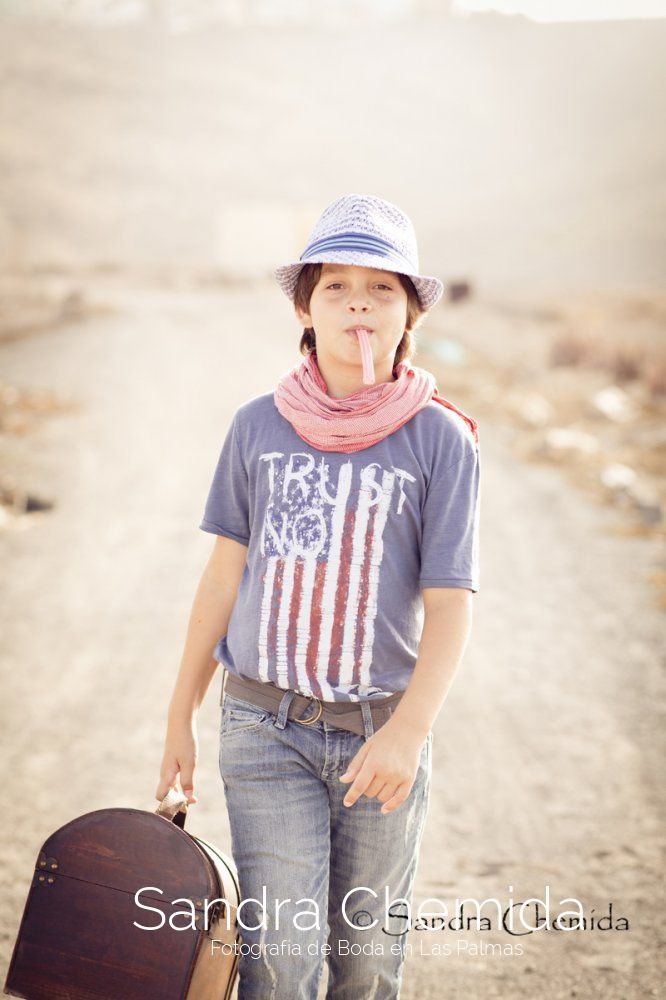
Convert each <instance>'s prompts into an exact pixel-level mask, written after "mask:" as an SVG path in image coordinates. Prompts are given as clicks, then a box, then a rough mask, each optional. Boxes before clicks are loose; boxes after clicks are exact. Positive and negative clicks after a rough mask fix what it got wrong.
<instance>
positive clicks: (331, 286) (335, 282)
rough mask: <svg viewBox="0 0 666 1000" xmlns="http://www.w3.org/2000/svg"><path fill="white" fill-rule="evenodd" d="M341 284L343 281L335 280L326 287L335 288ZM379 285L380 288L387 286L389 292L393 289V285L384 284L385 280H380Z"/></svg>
mask: <svg viewBox="0 0 666 1000" xmlns="http://www.w3.org/2000/svg"><path fill="white" fill-rule="evenodd" d="M340 284H342V282H340V281H333V282H332V283H331V284H330V285H327V286H326V288H327V289H328V288H335V286H336V285H340ZM378 287H379V288H386V289H387V290H388V291H389V292H390V291H391V285H386V284H384V282H383V281H380V282H379V285H378Z"/></svg>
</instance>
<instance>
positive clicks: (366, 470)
mask: <svg viewBox="0 0 666 1000" xmlns="http://www.w3.org/2000/svg"><path fill="white" fill-rule="evenodd" d="M259 462H260V463H261V465H262V468H261V472H262V475H265V476H266V477H267V481H268V501H267V505H266V510H265V514H264V519H263V527H262V533H261V553H262V556H263V558H264V567H265V568H264V572H263V575H262V593H261V613H260V621H259V638H258V653H259V677H260V679H261V680H265V681H272V682H273V683H274V684H277V685H278V686H279V687H282V688H293V689H295V690H298V691H300V692H302V693H305V694H311V695H315V696H316V697H318V698H322V699H324V700H329V701H333V700H335V693H334V692H337V693H338V697H347V698H348V699H349V700H352V701H354V700H359V699H360V698H367V697H368V696H370V695H372V693H373V692H380V691H381V689H380V688H378V687H374V686H373V685H372V684H371V680H370V668H371V664H372V649H373V642H374V627H375V618H376V615H377V595H378V589H379V579H380V572H381V565H382V558H383V555H384V531H385V528H386V524H387V521H388V519H389V517H391V516H393V515H395V516H397V517H399V516H400V515H401V513H402V510H403V506H404V501H405V496H406V494H405V489H406V488H407V487H408V484H409V483H410V482H411V483H414V482H415V481H416V480H415V477H414V476H412V475H411V474H410V473H408V472H406V471H405V470H404V469H398V468H396V467H395V466H391V467H390V468H388V469H383V468H381V467H380V465H379V463H377V462H371V463H370V464H367V465H362V464H361V463H360V462H358V461H357V462H356V463H354V461H353V460H352V459H350V460H348V461H345V462H343V463H342V464H341V465H340V466H339V468H338V469H337V472H336V473H335V476H336V477H337V481H335V482H333V481H332V479H333V476H332V474H331V468H330V466H329V464H328V463H327V462H326V460H325V458H323V457H321V458H320V459H319V460H317V459H315V457H314V456H313V455H312V454H310V453H309V452H293V453H291V454H289V455H285V454H283V453H282V452H265V453H264V454H262V455H260V456H259Z"/></svg>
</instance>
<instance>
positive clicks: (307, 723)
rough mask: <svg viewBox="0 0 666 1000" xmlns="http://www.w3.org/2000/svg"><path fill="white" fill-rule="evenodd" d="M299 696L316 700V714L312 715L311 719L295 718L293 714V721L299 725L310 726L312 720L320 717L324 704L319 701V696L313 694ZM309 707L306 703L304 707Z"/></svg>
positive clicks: (314, 720)
mask: <svg viewBox="0 0 666 1000" xmlns="http://www.w3.org/2000/svg"><path fill="white" fill-rule="evenodd" d="M301 697H302V698H308V699H309V700H310V701H316V702H317V714H316V715H315V716H313V717H312V718H311V719H297V718H296V716H294V717H293V720H292V721H293V722H298V723H299V725H301V726H311V725H312V723H313V722H316V721H317V719H320V718H321V716H322V713H323V711H324V706H323V705H322V703H321V702H320V700H319V698H317V697H316V696H315V695H313V694H312V695H307V694H306V695H301ZM309 707H310V706H309V705H306V709H308V708H309Z"/></svg>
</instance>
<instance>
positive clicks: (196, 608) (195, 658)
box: [155, 535, 247, 801]
mask: <svg viewBox="0 0 666 1000" xmlns="http://www.w3.org/2000/svg"><path fill="white" fill-rule="evenodd" d="M246 558H247V546H246V545H241V543H240V542H236V541H234V540H233V539H231V538H227V537H226V536H224V535H218V536H217V537H216V539H215V546H214V548H213V551H212V553H211V556H210V558H209V560H208V563H207V564H206V567H205V569H204V571H203V573H202V576H201V580H200V581H199V586H198V587H197V591H196V594H195V597H194V602H193V604H192V610H191V612H190V620H189V625H188V629H187V636H186V640H185V648H184V650H183V655H182V659H181V663H180V669H179V671H178V676H177V678H176V683H175V685H174V689H173V693H172V695H171V701H170V703H169V711H168V722H167V734H166V740H165V748H164V757H163V760H162V767H161V770H160V781H159V783H158V786H157V790H156V792H155V795H156V797H157V798H158V799H160V801H161V800H162V799H163V798H164V796H165V795H166V793H167V791H168V790H169V788H171V787H172V786H173V784H174V783H175V780H176V778H177V776H178V774H179V773H180V783H181V786H182V788H183V790H184V791H185V792H186V793H187V792H188V790H192V789H193V772H194V768H195V766H196V758H197V737H196V716H197V712H198V710H199V706H200V705H201V703H202V702H203V700H204V698H205V695H206V691H207V690H208V687H209V685H210V682H211V681H212V679H213V677H214V675H215V673H216V671H217V667H218V663H217V661H216V660H215V659H214V658H213V650H214V648H215V644H216V643H217V641H218V639H219V638H220V636H222V635H226V632H227V628H228V625H229V619H230V617H231V612H232V610H233V606H234V603H235V601H236V595H237V593H238V587H239V585H240V581H241V577H242V575H243V570H244V568H245V562H246ZM188 798H189V799H190V800H191V801H196V798H195V797H194V796H192V795H188Z"/></svg>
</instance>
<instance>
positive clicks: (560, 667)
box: [0, 284, 663, 1000]
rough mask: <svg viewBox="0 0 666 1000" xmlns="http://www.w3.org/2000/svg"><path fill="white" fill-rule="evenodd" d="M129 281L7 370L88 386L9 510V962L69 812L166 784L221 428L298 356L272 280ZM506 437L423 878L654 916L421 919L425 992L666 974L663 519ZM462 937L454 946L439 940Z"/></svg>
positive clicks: (213, 834) (52, 426) (442, 889)
mask: <svg viewBox="0 0 666 1000" xmlns="http://www.w3.org/2000/svg"><path fill="white" fill-rule="evenodd" d="M103 295H104V297H105V298H106V300H107V301H108V302H111V304H112V305H113V307H114V309H115V312H110V313H108V314H107V315H102V316H98V317H96V318H94V319H92V320H91V321H89V322H84V323H69V324H67V323H66V324H63V325H60V326H59V327H57V328H56V329H52V330H49V331H47V332H44V333H42V334H32V335H29V336H25V337H21V338H17V339H16V340H14V341H11V342H8V343H5V344H4V345H3V346H2V353H1V362H2V371H3V374H4V377H5V378H6V379H7V380H8V381H10V382H12V383H15V384H23V385H28V384H30V385H35V384H37V385H47V386H49V387H51V388H54V389H56V390H59V391H62V392H63V393H71V394H73V396H74V399H75V401H76V402H77V408H76V409H74V410H73V411H71V412H64V413H60V414H57V415H54V416H52V417H51V418H50V419H48V420H46V421H44V422H42V423H41V424H40V425H39V426H38V427H37V429H35V430H33V431H32V433H31V434H30V435H29V436H28V437H25V438H23V439H18V438H17V439H15V440H14V441H13V443H12V442H11V441H9V440H6V441H5V445H4V447H5V458H8V459H9V460H10V461H11V462H12V464H13V466H14V468H15V469H17V470H18V472H19V473H20V476H21V479H22V482H23V483H24V484H25V485H26V486H27V487H28V488H29V489H31V490H32V491H34V492H35V493H37V494H38V495H40V496H42V497H49V498H50V499H52V500H53V501H54V503H55V506H54V509H53V510H52V511H51V512H50V513H48V514H42V515H31V516H26V517H25V518H24V519H23V520H22V521H21V522H19V524H18V525H16V526H15V530H6V531H5V532H4V533H2V534H0V560H1V563H2V566H3V570H4V571H3V574H2V583H1V586H2V594H1V600H0V654H1V657H2V664H3V668H2V669H3V706H2V714H3V718H2V722H3V727H2V728H3V734H4V765H5V788H6V795H5V803H6V805H5V822H4V824H3V848H2V876H3V882H4V884H3V891H2V895H1V897H0V931H1V935H2V962H3V965H2V970H0V971H1V972H2V975H3V980H4V974H5V972H6V966H7V962H8V960H9V957H10V953H11V947H12V944H13V940H14V937H15V934H16V932H17V929H18V925H19V921H20V917H21V912H22V907H23V904H24V900H25V895H26V893H27V888H28V883H29V877H30V871H31V869H32V866H33V864H34V860H35V857H36V855H37V852H38V850H39V848H40V847H41V844H42V842H43V841H44V839H45V838H46V837H47V836H48V835H49V834H50V833H51V832H52V831H53V830H54V829H56V828H57V827H59V826H60V825H62V824H63V823H65V822H67V821H68V820H70V819H72V818H74V817H75V816H77V815H79V814H81V813H84V812H88V811H90V810H93V809H100V808H105V807H111V806H131V807H139V808H146V809H153V808H154V807H155V805H156V803H155V801H154V799H153V794H154V788H155V785H156V782H157V777H158V771H159V764H160V759H161V753H162V741H163V736H164V723H165V712H166V706H167V702H168V699H169V696H170V693H171V686H172V682H173V678H174V676H175V672H176V670H177V666H178V662H179V658H180V653H181V649H182V642H183V639H184V634H185V628H186V623H187V618H188V614H189V608H190V604H191V600H192V597H193V593H194V589H195V586H196V582H197V580H198V576H199V574H200V572H201V570H202V568H203V565H204V563H205V560H206V558H207V555H208V552H209V550H210V546H211V544H212V539H211V538H210V536H208V535H205V534H204V533H203V532H200V531H198V529H197V525H198V521H199V519H200V516H201V513H202V510H203V504H204V501H205V496H206V493H207V489H208V486H209V483H210V479H211V477H212V473H213V469H214V465H215V463H216V461H217V455H218V451H219V447H220V445H221V441H222V439H223V435H224V433H225V430H226V426H227V423H228V421H229V419H230V417H231V415H232V413H233V411H234V409H235V407H236V406H237V405H239V403H240V402H242V401H243V400H244V399H246V398H248V397H249V396H251V395H255V394H258V393H260V392H264V391H267V390H269V389H270V388H271V387H272V386H273V384H274V381H275V379H276V377H277V376H278V375H279V374H280V373H281V372H282V371H284V370H285V369H286V368H287V367H288V366H289V365H290V364H291V363H293V362H294V361H295V360H296V354H295V344H296V337H297V333H298V331H297V330H296V329H295V328H294V326H293V321H292V319H291V316H290V313H289V310H288V304H287V303H286V300H285V302H284V304H283V305H278V304H277V299H276V292H275V290H274V289H273V288H271V287H268V286H263V285H257V287H255V288H246V289H243V288H238V289H236V290H233V289H232V290H227V291H224V292H221V291H216V290H209V291H201V290H200V291H197V292H194V291H187V290H181V291H178V290H170V291H169V290H156V289H152V290H151V289H148V288H142V287H139V286H137V287H133V286H132V285H131V284H126V285H124V286H118V287H116V288H115V290H114V289H111V288H105V289H104V291H103ZM280 308H284V312H283V313H279V310H280ZM276 317H279V318H278V319H277V320H276ZM441 388H442V391H444V387H443V386H442V387H441ZM457 401H458V402H459V403H460V405H462V406H463V407H464V408H467V409H470V411H471V412H473V410H472V409H471V405H467V406H465V404H466V402H467V401H466V400H464V399H457ZM481 437H482V462H483V476H484V481H483V507H482V538H481V551H482V579H481V591H480V593H479V594H478V596H477V597H476V598H475V625H474V631H473V636H472V639H471V641H470V645H469V647H468V651H467V654H466V656H465V660H464V663H463V665H462V667H461V669H460V672H459V674H458V675H457V677H456V679H455V682H454V685H453V688H452V689H451V692H450V696H449V698H448V700H447V702H446V704H445V706H444V709H443V710H442V712H441V714H440V716H439V718H438V720H437V724H436V728H435V736H434V761H433V767H434V771H433V790H432V797H431V803H430V810H429V816H428V822H427V828H426V832H425V837H424V842H423V847H422V854H421V861H420V866H419V871H418V881H417V886H416V892H415V899H414V902H415V904H418V903H419V902H421V901H424V900H426V899H427V898H429V897H437V898H439V899H442V900H444V901H446V902H447V904H448V905H449V906H451V905H452V904H453V901H454V900H455V898H456V897H459V898H464V897H466V896H473V897H475V898H478V899H480V900H482V899H484V898H486V897H489V896H495V897H498V898H499V899H500V900H502V901H504V902H508V900H509V897H510V896H512V898H513V899H514V900H519V901H522V900H523V899H526V898H527V897H529V896H537V897H541V898H542V897H543V893H544V891H545V887H546V885H549V886H550V891H551V898H552V900H553V901H554V904H555V905H554V914H556V913H557V912H558V907H557V903H558V901H559V900H560V899H563V898H565V897H572V896H575V897H578V898H579V899H580V900H581V901H582V902H583V903H584V906H585V909H586V912H587V913H588V914H589V913H591V912H592V909H593V908H594V911H595V913H596V915H599V916H600V915H602V914H604V913H607V912H608V903H609V902H612V904H613V917H614V918H615V919H617V918H619V917H626V918H627V920H628V921H629V925H630V929H629V930H627V931H616V930H608V931H597V930H594V931H592V930H589V931H583V932H579V933H575V934H565V933H564V932H559V933H558V932H556V931H551V932H544V933H542V934H541V936H539V935H536V934H535V935H532V936H529V937H527V938H523V939H521V944H522V947H523V954H522V955H517V954H513V955H511V954H505V955H503V956H501V957H500V956H493V955H481V954H479V955H476V956H474V955H472V954H470V953H469V952H467V953H466V954H457V948H458V947H459V944H458V942H467V945H463V944H461V945H460V947H469V948H471V947H472V946H474V945H476V946H478V945H479V943H480V942H483V943H486V942H488V941H493V942H500V943H501V944H503V945H507V944H509V943H510V942H513V944H514V946H515V944H516V941H517V939H511V938H509V937H508V936H507V935H505V934H497V933H495V932H492V933H485V934H484V933H480V934H475V933H473V932H453V931H445V932H436V933H432V934H427V935H426V934H425V932H416V931H414V932H412V934H411V935H410V938H409V940H410V942H411V944H412V947H413V950H414V954H413V955H412V956H411V957H410V958H409V959H408V963H407V966H406V970H405V977H404V988H403V993H402V996H403V997H404V998H406V1000H416V998H419V1000H424V998H439V997H443V996H446V997H451V998H454V997H455V998H461V1000H463V998H464V1000H469V998H479V1000H481V998H483V1000H486V998H491V997H513V996H516V995H517V994H518V993H519V992H520V993H526V994H527V995H528V996H530V997H547V998H561V997H572V996H575V997H604V998H608V997H613V998H627V1000H629V998H638V997H646V996H658V995H659V992H658V987H659V982H660V971H661V972H662V975H663V970H660V968H659V963H658V958H657V955H658V949H659V945H660V943H661V944H663V927H662V921H661V916H660V902H659V901H658V900H657V899H656V898H655V889H656V886H657V884H658V874H659V870H660V869H659V853H658V851H659V822H660V819H661V818H662V812H661V810H662V807H663V802H662V800H661V798H660V793H659V786H658V783H657V775H658V767H659V762H660V759H663V756H662V750H663V746H662V742H663V740H662V737H661V732H663V728H662V729H660V726H659V723H660V722H661V721H663V712H662V706H663V682H662V671H661V667H662V664H661V662H660V648H661V646H660V639H661V638H662V635H663V633H662V631H661V629H662V622H661V618H660V612H659V610H658V608H657V606H656V602H655V599H654V592H653V590H652V588H651V586H650V583H649V579H650V574H651V573H652V572H653V570H654V568H655V559H656V550H655V541H654V539H651V538H649V537H619V536H618V535H617V534H616V533H614V532H613V531H612V530H611V529H612V526H613V523H614V520H615V518H616V513H615V512H614V511H612V510H607V509H604V508H602V507H599V506H597V505H595V504H593V503H591V502H590V501H589V500H588V499H586V498H585V497H584V496H582V495H581V494H580V493H578V492H576V491H575V490H573V489H571V488H570V486H568V485H567V483H566V481H565V479H564V478H563V477H562V476H561V474H560V472H559V471H558V470H557V469H555V468H550V467H547V466H542V465H530V464H527V463H523V462H519V461H517V460H516V459H515V457H514V455H513V454H512V452H511V448H510V440H511V432H510V429H509V428H508V427H507V426H506V425H505V424H504V423H503V421H502V417H501V416H500V415H498V417H497V419H493V420H491V419H488V418H486V419H484V422H483V423H482V424H481ZM218 681H219V677H218V678H217V679H216V681H215V682H214V684H213V686H212V688H211V690H210V691H209V695H208V699H207V701H206V703H205V705H204V707H203V709H202V712H201V716H200V725H199V737H200V753H201V759H200V764H199V767H198V771H197V776H196V785H197V793H198V796H199V803H198V805H197V806H196V807H194V808H193V809H192V810H191V812H190V816H189V817H188V828H189V829H190V831H191V832H192V833H194V834H197V835H199V836H202V837H204V838H205V839H207V840H211V841H212V842H214V843H216V844H217V845H218V846H219V847H221V848H222V849H223V850H228V849H229V844H230V840H229V830H228V825H227V819H226V813H225V807H224V800H223V789H222V785H221V781H220V778H219V774H218V769H217V727H218V711H219V708H218V699H219V686H218ZM509 887H512V889H511V890H510V889H509ZM444 941H445V942H447V943H449V944H450V945H451V947H452V949H453V953H452V954H451V955H448V956H446V955H436V954H432V953H431V954H420V951H421V949H423V950H424V951H426V952H432V951H433V948H434V944H435V943H436V944H437V945H439V946H441V944H442V943H443V942H444Z"/></svg>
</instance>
